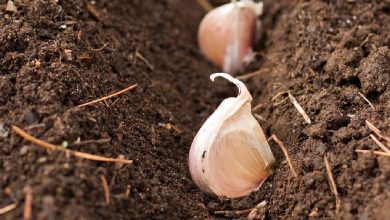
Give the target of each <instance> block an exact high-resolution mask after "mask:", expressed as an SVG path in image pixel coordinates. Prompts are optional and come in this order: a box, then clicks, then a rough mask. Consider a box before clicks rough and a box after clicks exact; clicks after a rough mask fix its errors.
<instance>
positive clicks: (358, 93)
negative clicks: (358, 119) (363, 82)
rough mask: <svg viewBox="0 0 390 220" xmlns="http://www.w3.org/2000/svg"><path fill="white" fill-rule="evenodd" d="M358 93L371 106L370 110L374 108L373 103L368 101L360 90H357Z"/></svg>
mask: <svg viewBox="0 0 390 220" xmlns="http://www.w3.org/2000/svg"><path fill="white" fill-rule="evenodd" d="M358 94H359V95H360V96H361V97H362V98H363V99H364V101H366V102H367V103H368V105H370V107H371V108H372V110H375V107H374V105H373V104H372V103H371V102H370V100H368V99H367V98H366V97H365V96H364V95H363V94H362V93H361V92H358Z"/></svg>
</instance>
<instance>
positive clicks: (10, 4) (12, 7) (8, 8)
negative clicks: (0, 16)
mask: <svg viewBox="0 0 390 220" xmlns="http://www.w3.org/2000/svg"><path fill="white" fill-rule="evenodd" d="M5 11H6V12H13V13H15V12H17V11H18V9H17V8H16V6H15V4H14V2H13V1H11V0H9V1H8V2H7V6H6V7H5Z"/></svg>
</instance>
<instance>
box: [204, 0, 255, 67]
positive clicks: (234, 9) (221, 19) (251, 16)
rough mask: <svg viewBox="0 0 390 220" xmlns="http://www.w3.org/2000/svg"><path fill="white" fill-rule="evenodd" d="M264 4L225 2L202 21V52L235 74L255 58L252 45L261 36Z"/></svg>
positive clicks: (245, 0)
mask: <svg viewBox="0 0 390 220" xmlns="http://www.w3.org/2000/svg"><path fill="white" fill-rule="evenodd" d="M262 13H263V3H262V2H259V3H255V2H253V1H252V0H241V1H239V2H237V1H232V2H231V3H228V4H225V5H222V6H220V7H217V8H215V9H213V10H211V11H210V12H209V13H208V14H207V15H206V16H205V17H204V18H203V20H202V22H201V23H200V26H199V30H198V41H199V46H200V49H201V51H202V53H203V54H204V55H205V56H206V57H207V58H208V59H209V60H210V61H212V62H213V63H214V64H216V65H217V66H219V67H220V68H223V71H224V72H228V73H231V74H235V73H236V72H238V71H240V70H241V69H242V66H243V63H244V62H249V61H251V60H252V59H253V57H254V56H253V52H252V46H253V44H254V43H255V41H256V40H257V38H258V37H259V36H260V32H261V22H260V20H259V19H258V18H257V16H259V15H261V14H262Z"/></svg>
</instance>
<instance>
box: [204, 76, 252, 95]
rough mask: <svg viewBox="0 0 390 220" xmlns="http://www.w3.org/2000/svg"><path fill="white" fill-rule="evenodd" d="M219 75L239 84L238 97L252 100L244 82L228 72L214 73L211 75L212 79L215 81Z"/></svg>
mask: <svg viewBox="0 0 390 220" xmlns="http://www.w3.org/2000/svg"><path fill="white" fill-rule="evenodd" d="M217 77H222V78H224V79H227V80H228V81H229V82H231V83H233V84H235V85H236V86H237V88H238V97H237V98H241V99H245V100H246V101H247V102H251V101H252V96H251V94H250V93H249V91H248V89H247V88H246V86H245V84H244V83H243V82H241V81H240V80H238V79H236V78H234V77H232V76H231V75H230V74H228V73H213V74H211V75H210V79H211V81H213V82H214V80H215V78H217ZM243 97H245V98H243Z"/></svg>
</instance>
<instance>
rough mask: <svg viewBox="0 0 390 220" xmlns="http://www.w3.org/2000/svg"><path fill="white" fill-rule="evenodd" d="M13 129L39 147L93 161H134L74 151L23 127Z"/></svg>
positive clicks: (128, 162) (129, 162)
mask: <svg viewBox="0 0 390 220" xmlns="http://www.w3.org/2000/svg"><path fill="white" fill-rule="evenodd" d="M12 130H13V131H15V132H16V133H17V134H18V135H19V136H21V137H22V138H24V139H26V140H27V141H29V142H31V143H33V144H36V145H38V146H39V147H42V148H45V149H49V150H57V151H64V152H66V153H69V154H71V155H73V156H75V157H79V158H83V159H87V160H93V161H100V162H114V163H126V164H131V163H133V161H132V160H127V159H120V158H108V157H103V156H97V155H93V154H88V153H83V152H80V151H74V150H68V149H64V148H62V147H60V146H57V145H54V144H50V143H47V142H46V141H43V140H40V139H38V138H35V137H33V136H31V135H30V134H28V133H27V132H25V131H23V130H22V129H21V128H19V127H17V126H15V125H13V126H12Z"/></svg>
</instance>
